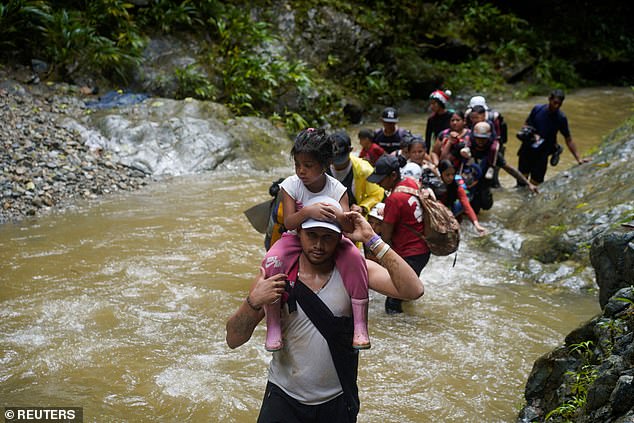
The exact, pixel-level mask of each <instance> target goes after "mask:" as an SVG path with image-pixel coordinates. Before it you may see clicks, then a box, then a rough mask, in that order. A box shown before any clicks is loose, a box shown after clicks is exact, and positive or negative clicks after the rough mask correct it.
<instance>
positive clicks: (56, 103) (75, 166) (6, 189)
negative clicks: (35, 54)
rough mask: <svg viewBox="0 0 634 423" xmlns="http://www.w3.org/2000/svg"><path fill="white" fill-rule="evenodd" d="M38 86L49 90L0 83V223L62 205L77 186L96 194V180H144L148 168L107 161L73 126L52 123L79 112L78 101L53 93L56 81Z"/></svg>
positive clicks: (131, 185) (108, 182)
mask: <svg viewBox="0 0 634 423" xmlns="http://www.w3.org/2000/svg"><path fill="white" fill-rule="evenodd" d="M38 66H39V64H38ZM39 89H41V90H49V91H43V92H38V93H35V92H33V93H32V92H31V91H30V88H29V89H26V88H24V87H23V86H22V85H20V84H19V83H17V82H15V81H13V80H5V81H3V82H1V83H0V122H2V124H1V125H0V194H1V195H2V201H1V202H0V223H4V222H9V221H19V220H20V219H22V218H23V217H25V216H37V215H39V214H42V213H45V212H47V211H48V210H51V209H52V208H53V207H55V208H57V209H59V208H63V207H64V206H66V205H70V203H71V202H72V201H73V198H76V197H79V194H80V193H81V192H82V191H86V190H87V191H88V192H89V193H90V198H96V196H95V195H94V194H93V192H99V193H102V192H103V189H102V188H101V186H109V185H111V184H112V183H115V184H116V183H117V182H118V181H120V180H121V178H122V177H123V178H125V179H124V180H125V181H126V183H125V184H121V185H117V187H118V189H127V190H130V189H136V188H137V187H140V186H143V185H145V184H146V181H145V179H147V178H148V176H149V175H148V174H146V173H143V172H136V173H134V174H129V173H130V172H129V170H128V168H127V167H125V166H120V165H117V164H116V163H110V165H109V166H107V165H106V164H105V163H103V162H102V161H101V160H100V158H99V157H96V156H95V154H98V153H96V152H94V151H93V150H91V149H90V148H88V147H87V146H86V145H85V144H84V142H83V139H82V138H81V136H80V135H79V134H78V133H77V132H76V131H73V130H72V129H66V128H64V127H63V126H62V125H60V124H58V123H57V122H58V120H60V119H63V118H66V116H67V115H73V116H81V115H82V113H83V110H82V108H83V105H82V103H81V102H80V101H77V100H76V99H74V98H71V97H64V96H61V95H59V92H58V89H59V87H58V86H52V87H50V88H49V87H47V86H40V87H39ZM65 90H66V91H67V92H71V91H72V90H71V89H70V88H68V87H66V88H65ZM82 166H83V168H85V169H87V171H84V170H83V169H82ZM97 176H98V177H99V181H98V182H96V181H95V179H97ZM132 181H134V182H132ZM96 184H97V185H96Z"/></svg>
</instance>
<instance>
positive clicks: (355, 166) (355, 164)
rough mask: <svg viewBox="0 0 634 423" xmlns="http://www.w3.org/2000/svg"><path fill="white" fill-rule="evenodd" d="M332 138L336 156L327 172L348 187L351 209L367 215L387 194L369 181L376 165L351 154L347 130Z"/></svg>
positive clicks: (350, 143)
mask: <svg viewBox="0 0 634 423" xmlns="http://www.w3.org/2000/svg"><path fill="white" fill-rule="evenodd" d="M330 138H331V140H332V145H333V151H334V158H333V160H332V164H331V165H330V168H329V169H328V171H327V173H328V174H329V175H331V176H333V177H334V178H335V179H337V180H338V181H339V182H341V183H342V184H343V185H344V186H345V187H346V189H347V191H348V199H349V202H350V210H351V211H357V212H359V213H361V214H362V215H363V216H364V217H367V215H368V212H369V211H370V210H372V207H374V206H375V205H376V204H378V203H380V202H381V201H383V197H384V196H385V192H384V191H383V188H381V187H380V186H379V185H377V184H373V183H372V182H368V181H367V177H368V176H369V175H371V174H372V172H374V167H373V166H372V165H371V164H370V163H369V162H368V161H367V160H363V159H361V158H359V157H357V156H355V155H353V154H351V152H352V141H351V140H350V136H349V135H348V134H347V133H346V132H345V131H338V132H335V133H334V134H332V135H330Z"/></svg>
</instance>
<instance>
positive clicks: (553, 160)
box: [550, 144, 564, 166]
mask: <svg viewBox="0 0 634 423" xmlns="http://www.w3.org/2000/svg"><path fill="white" fill-rule="evenodd" d="M563 152H564V149H563V147H562V146H561V145H559V144H555V152H554V153H553V155H552V156H550V165H551V166H557V164H558V163H559V156H561V153H563Z"/></svg>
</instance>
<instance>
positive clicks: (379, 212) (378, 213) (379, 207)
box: [368, 203, 385, 220]
mask: <svg viewBox="0 0 634 423" xmlns="http://www.w3.org/2000/svg"><path fill="white" fill-rule="evenodd" d="M384 211H385V203H377V204H376V205H375V206H374V207H372V210H370V213H368V216H372V217H375V218H377V219H379V220H383V212H384Z"/></svg>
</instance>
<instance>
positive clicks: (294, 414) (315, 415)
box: [257, 382, 353, 423]
mask: <svg viewBox="0 0 634 423" xmlns="http://www.w3.org/2000/svg"><path fill="white" fill-rule="evenodd" d="M257 423H353V422H352V421H351V420H350V418H349V417H348V410H347V407H346V402H345V400H344V397H343V395H339V396H338V397H336V398H333V399H331V400H330V401H328V402H325V403H323V404H319V405H305V404H302V403H300V402H299V401H297V400H296V399H294V398H292V397H290V396H288V395H287V394H286V392H284V391H282V390H281V389H280V388H279V387H278V386H277V385H274V384H272V383H271V382H268V383H267V384H266V391H265V392H264V400H263V401H262V408H261V409H260V415H259V416H258V422H257Z"/></svg>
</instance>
